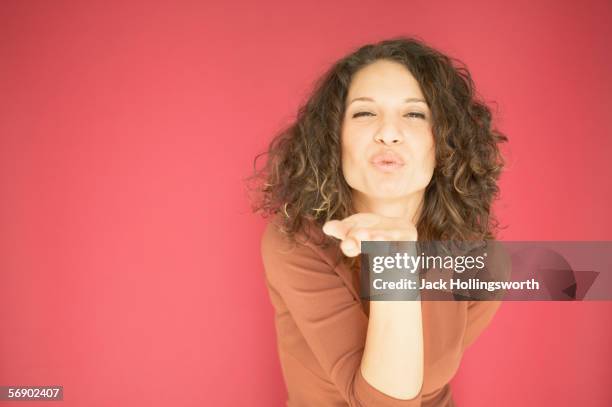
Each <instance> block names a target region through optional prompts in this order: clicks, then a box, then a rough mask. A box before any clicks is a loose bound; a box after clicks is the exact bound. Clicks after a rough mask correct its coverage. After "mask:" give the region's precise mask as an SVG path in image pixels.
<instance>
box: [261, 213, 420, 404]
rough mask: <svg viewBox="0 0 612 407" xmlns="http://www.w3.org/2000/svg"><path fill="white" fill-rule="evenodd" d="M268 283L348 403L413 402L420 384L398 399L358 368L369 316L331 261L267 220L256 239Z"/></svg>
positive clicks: (314, 248)
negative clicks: (410, 396)
mask: <svg viewBox="0 0 612 407" xmlns="http://www.w3.org/2000/svg"><path fill="white" fill-rule="evenodd" d="M261 254H262V259H263V263H264V269H265V276H266V279H267V283H268V284H269V285H270V286H271V287H272V288H273V289H274V290H276V292H278V293H279V295H280V297H281V298H282V300H283V301H284V303H285V305H286V307H287V310H288V311H289V313H290V314H291V317H292V318H293V320H294V321H295V325H296V326H297V327H298V329H299V330H300V332H301V334H302V335H303V337H304V339H305V341H306V343H307V344H308V346H309V347H310V349H311V350H312V352H313V354H314V355H315V357H316V359H317V361H318V362H319V364H320V365H321V367H322V369H323V371H324V372H325V373H326V375H327V376H328V378H329V380H330V381H331V382H333V384H334V385H335V387H336V388H337V389H338V391H339V392H340V394H341V395H342V397H343V398H344V399H345V400H346V402H347V403H348V405H349V406H351V407H366V406H382V407H417V406H420V405H421V398H422V389H421V392H419V394H418V395H417V396H416V397H415V398H413V399H410V400H401V399H397V398H394V397H391V396H388V395H386V394H385V393H382V392H381V391H379V390H378V389H377V388H375V387H373V386H371V385H370V384H369V383H368V382H367V381H366V380H365V378H364V377H363V375H362V373H361V358H362V355H363V351H364V345H365V339H366V335H367V327H368V317H367V316H366V314H365V312H364V310H363V308H362V306H361V303H360V302H359V301H358V300H356V299H355V298H354V296H353V295H352V294H351V292H350V291H349V289H348V288H347V286H346V285H345V282H344V280H343V279H342V278H341V277H340V276H339V274H338V273H337V272H336V271H335V266H334V265H333V264H331V263H330V262H329V259H328V258H326V257H325V256H323V255H322V253H321V252H320V249H319V248H318V247H317V246H315V245H311V244H309V243H306V244H300V243H296V244H295V245H294V246H293V247H292V246H291V245H290V244H289V242H288V240H287V238H286V237H285V235H283V234H282V233H281V232H280V231H279V230H278V228H277V227H276V226H275V225H274V224H273V223H272V222H270V223H269V224H268V226H267V227H266V230H265V231H264V234H263V236H262V241H261Z"/></svg>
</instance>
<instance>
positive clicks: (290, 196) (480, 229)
mask: <svg viewBox="0 0 612 407" xmlns="http://www.w3.org/2000/svg"><path fill="white" fill-rule="evenodd" d="M380 59H385V60H390V61H395V62H399V63H401V64H402V65H404V66H405V67H406V68H408V70H409V71H410V73H411V74H412V75H413V76H414V78H415V79H416V80H417V82H418V83H419V85H420V87H421V91H422V92H423V95H424V96H425V99H426V102H427V103H428V105H429V107H430V109H431V112H432V118H433V125H432V132H433V135H434V141H435V150H436V151H435V154H436V167H435V169H434V173H433V176H432V179H431V181H430V183H429V185H428V186H427V188H426V190H425V195H424V201H423V208H422V210H421V212H420V217H419V219H418V222H417V225H416V227H417V232H418V239H419V241H421V240H490V239H494V238H495V235H496V231H497V229H498V228H499V222H498V221H497V219H496V218H495V217H494V215H493V214H492V211H491V205H492V202H493V200H494V199H495V198H496V197H497V195H498V193H499V188H498V186H497V180H498V178H499V175H500V173H501V170H502V168H503V166H504V160H503V157H502V155H501V153H500V151H499V148H498V144H499V143H501V142H506V141H507V140H508V139H507V137H506V136H505V135H504V134H502V133H500V132H498V131H497V130H495V129H493V128H492V124H491V110H490V108H489V107H488V106H487V105H486V104H485V103H484V102H482V101H480V98H479V97H478V96H477V95H476V91H475V88H474V83H473V81H472V78H471V75H470V73H469V71H468V70H467V68H466V67H465V64H463V63H462V62H461V61H459V60H457V59H455V58H451V57H449V56H446V55H444V54H442V53H441V52H439V51H437V50H435V49H433V48H431V47H430V46H428V45H426V44H425V43H424V42H423V41H422V40H421V39H417V38H414V37H413V38H409V37H403V36H400V37H394V38H390V39H387V40H383V41H380V42H378V43H374V44H367V45H364V46H362V47H360V48H358V49H357V50H356V51H354V52H353V53H351V54H349V55H348V56H345V57H344V58H342V59H340V60H339V61H338V62H336V63H335V64H334V65H333V66H332V67H331V68H330V69H329V70H328V71H327V72H326V73H325V74H324V75H323V76H322V77H321V78H319V79H318V80H317V81H316V82H315V90H314V92H313V93H312V95H311V96H310V98H309V99H308V100H307V102H306V103H305V104H304V105H302V106H301V107H300V108H299V111H298V115H297V118H296V120H295V121H294V122H293V123H292V124H291V125H289V126H287V127H286V128H284V129H282V130H281V131H280V132H279V133H278V134H276V136H275V137H274V138H273V139H272V141H271V142H270V144H269V147H268V150H267V151H266V152H263V153H261V154H258V155H257V156H256V157H255V160H254V162H253V166H254V174H253V175H252V176H251V177H249V179H248V180H249V181H253V180H255V181H256V185H255V187H254V188H249V189H251V190H255V192H256V193H257V197H256V198H255V200H254V201H255V203H254V205H253V206H252V210H253V211H254V212H261V213H262V214H263V216H264V217H267V215H272V214H282V216H281V217H282V219H283V220H282V225H280V226H281V229H282V231H283V233H285V234H287V235H288V236H289V237H290V239H291V241H293V242H295V241H296V240H295V236H296V234H297V233H299V232H301V231H304V229H306V226H307V224H308V223H312V222H309V221H313V222H315V223H316V224H318V225H319V226H321V227H322V226H323V224H324V223H325V222H327V221H328V220H331V219H344V218H345V217H347V216H350V215H352V214H354V213H355V212H354V209H353V205H352V194H351V188H350V186H349V185H348V184H347V183H346V181H345V179H344V176H343V174H342V168H341V145H340V140H341V138H340V134H341V126H342V120H343V117H344V114H345V99H346V95H347V93H348V89H349V85H350V83H351V78H352V77H353V75H354V74H355V73H356V72H357V71H359V70H360V69H362V68H363V67H365V66H367V65H369V64H371V63H373V62H375V61H377V60H380ZM265 154H267V155H268V156H269V157H268V160H267V162H266V165H265V167H264V168H262V169H261V170H258V169H257V160H258V159H259V158H260V157H261V156H262V155H265ZM327 243H328V242H323V245H326V244H327Z"/></svg>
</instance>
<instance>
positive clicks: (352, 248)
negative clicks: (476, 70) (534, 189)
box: [254, 37, 507, 406]
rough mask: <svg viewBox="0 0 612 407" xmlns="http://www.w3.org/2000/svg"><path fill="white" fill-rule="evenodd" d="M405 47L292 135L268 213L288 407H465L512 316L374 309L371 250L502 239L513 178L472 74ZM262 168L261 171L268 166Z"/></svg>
mask: <svg viewBox="0 0 612 407" xmlns="http://www.w3.org/2000/svg"><path fill="white" fill-rule="evenodd" d="M453 61H454V62H458V61H457V60H454V59H451V58H449V57H447V56H445V55H443V54H442V53H440V52H439V51H437V50H434V49H432V48H431V47H429V46H427V45H426V44H424V43H423V42H422V41H421V40H418V39H413V38H405V37H397V38H393V39H389V40H386V41H381V42H379V43H376V44H369V45H366V46H363V47H361V48H359V49H358V50H356V51H355V52H354V53H352V54H350V55H348V56H346V57H344V58H342V59H341V60H340V61H338V62H337V63H336V64H335V65H334V66H333V67H332V68H331V69H330V70H329V71H328V72H327V73H326V74H325V75H324V76H323V77H322V78H321V79H320V80H319V81H318V82H317V84H316V88H315V91H314V93H313V94H312V96H311V97H310V99H309V100H308V101H307V103H306V104H305V105H304V106H303V107H302V108H301V109H300V110H299V114H298V117H297V120H296V121H295V123H294V124H292V125H291V126H290V127H289V128H287V129H284V131H282V132H281V133H280V134H278V135H277V136H276V137H275V138H274V140H273V141H272V143H271V144H270V146H269V149H268V152H267V153H268V155H269V158H268V160H267V163H266V166H265V167H264V168H263V170H262V171H261V172H259V173H257V174H256V175H257V177H259V178H263V179H264V182H263V185H262V187H261V189H260V191H261V193H262V195H261V198H262V200H261V201H260V202H259V203H258V204H257V205H256V206H255V207H254V209H255V210H260V211H262V212H263V213H264V214H270V215H273V217H272V218H271V219H270V222H269V223H268V225H267V227H266V229H265V232H264V234H263V237H262V242H261V252H262V258H263V263H264V268H265V277H266V284H267V287H268V290H269V294H270V298H271V302H272V304H273V306H274V308H275V311H276V319H275V322H276V332H277V339H278V351H279V357H280V361H281V366H282V370H283V375H284V379H285V382H286V385H287V390H288V401H287V405H288V406H453V405H454V402H453V399H452V395H451V390H450V386H449V381H450V379H451V378H452V377H453V375H454V374H455V373H456V371H457V369H458V367H459V363H460V361H461V357H462V354H463V352H464V350H465V349H466V348H467V347H468V346H470V345H471V344H472V343H473V342H474V340H475V339H476V337H477V336H478V335H479V334H480V333H481V332H482V331H483V330H484V328H485V327H486V326H487V325H488V323H489V322H490V320H491V319H492V317H493V315H494V314H495V312H496V311H497V309H498V307H499V302H497V301H495V302H494V301H421V300H417V301H362V300H361V298H362V296H361V293H360V292H359V272H360V271H359V256H358V255H359V253H360V242H361V241H367V240H388V241H391V240H406V241H426V240H447V239H448V240H474V239H476V240H481V239H493V238H494V236H495V229H496V228H497V226H498V225H497V222H496V221H495V218H494V217H493V215H492V213H491V204H492V202H493V200H494V199H495V198H496V197H497V193H498V187H497V180H498V177H499V174H500V172H501V169H502V166H503V159H502V157H501V155H500V152H499V149H498V144H499V143H500V142H504V141H507V138H506V136H505V135H503V134H501V133H499V132H497V131H495V130H493V129H492V128H491V114H490V110H489V108H488V107H487V106H486V105H485V104H484V103H482V102H479V101H477V100H476V97H475V94H474V86H473V82H472V79H471V77H470V74H469V72H468V71H467V69H465V68H462V67H457V66H455V65H454V64H453ZM255 161H257V158H256V160H255Z"/></svg>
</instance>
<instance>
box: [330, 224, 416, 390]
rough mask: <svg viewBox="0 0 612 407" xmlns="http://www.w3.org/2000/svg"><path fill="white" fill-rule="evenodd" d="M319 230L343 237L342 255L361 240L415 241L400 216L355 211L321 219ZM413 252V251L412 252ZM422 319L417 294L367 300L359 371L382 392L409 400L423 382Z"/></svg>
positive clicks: (410, 226) (350, 252)
mask: <svg viewBox="0 0 612 407" xmlns="http://www.w3.org/2000/svg"><path fill="white" fill-rule="evenodd" d="M324 232H325V233H326V234H328V235H330V236H334V237H336V238H338V239H340V240H341V241H342V243H341V248H342V249H343V250H344V252H345V254H346V255H347V256H354V255H357V254H358V253H359V252H360V246H361V241H363V240H367V241H371V240H382V241H391V240H406V241H417V237H418V236H417V231H416V227H415V226H414V225H413V224H412V223H411V222H408V221H406V220H405V219H398V218H387V217H382V216H379V215H376V214H372V213H360V214H356V215H353V216H349V217H348V218H346V219H344V220H342V221H331V222H328V223H327V224H325V226H324ZM413 255H416V252H415V253H413ZM423 359H424V356H423V321H422V314H421V301H420V299H417V300H413V301H370V316H369V322H368V331H367V339H366V344H365V349H364V353H363V358H362V362H361V372H362V374H363V377H364V378H365V380H366V381H367V382H368V383H370V384H371V385H372V386H374V387H375V388H377V389H378V390H380V391H381V392H383V393H385V394H387V395H389V396H392V397H395V398H398V399H403V400H407V399H412V398H414V397H416V396H417V394H419V393H420V392H421V387H422V385H423V363H424V362H423Z"/></svg>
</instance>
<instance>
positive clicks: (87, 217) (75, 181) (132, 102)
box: [0, 0, 612, 407]
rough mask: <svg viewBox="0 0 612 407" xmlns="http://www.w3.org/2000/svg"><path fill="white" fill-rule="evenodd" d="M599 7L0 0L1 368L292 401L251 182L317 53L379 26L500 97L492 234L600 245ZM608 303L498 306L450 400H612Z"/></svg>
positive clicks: (224, 400)
mask: <svg viewBox="0 0 612 407" xmlns="http://www.w3.org/2000/svg"><path fill="white" fill-rule="evenodd" d="M611 16H612V4H611V3H610V2H609V1H586V2H582V3H581V5H580V7H577V6H576V2H571V1H558V0H549V1H523V0H520V1H513V2H490V1H479V2H470V3H461V4H459V2H448V4H443V3H441V2H431V1H427V2H426V1H419V2H415V1H410V2H405V1H404V2H399V1H397V2H383V3H376V4H372V3H371V2H370V3H363V4H357V2H353V1H338V2H329V1H317V2H314V1H309V2H301V3H299V4H291V5H289V4H287V3H286V2H281V1H274V2H266V3H262V2H248V1H242V2H236V1H234V2H225V3H221V2H217V3H216V4H215V3H212V2H195V1H192V2H135V1H131V2H127V1H120V2H119V1H117V2H109V1H100V2H92V1H83V2H79V1H74V2H66V1H3V2H2V3H0V34H1V39H0V86H1V89H0V115H1V117H0V137H1V143H0V146H1V148H0V186H1V188H2V189H1V192H2V195H1V199H0V216H1V224H0V230H1V233H0V272H1V281H0V323H1V326H2V328H1V329H2V334H1V335H0V385H50V384H54V385H63V386H64V392H65V397H64V398H65V400H64V403H63V405H67V406H85V405H87V406H110V405H149V406H162V405H164V406H165V405H176V406H199V405H210V406H242V405H244V406H247V405H248V406H281V405H283V403H284V400H285V397H286V394H285V389H284V384H283V381H282V376H281V371H280V366H279V363H278V358H277V355H276V344H275V336H274V327H273V310H272V307H271V305H270V303H269V300H268V297H267V292H266V291H265V286H264V283H263V274H262V273H263V269H262V264H261V259H260V253H259V239H260V235H261V232H262V228H263V226H264V221H263V220H262V219H260V218H257V217H256V216H254V215H252V214H251V213H250V212H249V205H248V201H247V197H246V194H245V193H244V188H243V185H244V184H243V182H242V179H243V178H244V177H246V176H247V175H249V171H250V169H251V167H252V159H253V157H254V156H255V154H256V153H258V152H260V151H262V150H263V149H264V148H265V146H266V145H267V142H268V141H269V140H270V138H271V137H272V135H273V133H274V132H275V131H276V130H278V129H279V128H280V127H281V126H282V125H284V124H286V123H288V122H289V121H290V120H291V119H292V118H293V117H294V114H295V112H296V109H297V107H298V105H299V104H300V103H301V102H302V101H304V99H305V97H306V96H307V95H308V92H309V90H310V88H311V85H312V83H313V82H314V79H315V78H316V77H318V76H319V75H320V74H322V73H323V71H324V70H325V69H326V68H327V67H328V66H329V64H331V63H332V62H333V61H335V60H336V59H337V58H339V57H341V56H342V55H344V54H345V53H347V52H349V51H351V50H352V49H354V48H355V47H356V46H358V45H361V44H363V43H366V42H371V41H377V40H380V39H383V38H386V37H389V36H395V35H418V36H420V37H421V38H423V39H424V40H426V41H427V42H429V43H430V44H431V45H433V46H435V47H438V48H440V49H441V50H443V51H444V52H447V53H448V54H450V55H452V56H456V57H458V58H460V59H461V60H463V61H464V62H466V63H467V65H468V67H469V68H470V69H471V72H472V74H473V76H474V79H475V81H476V84H477V86H478V89H479V92H480V94H481V95H482V96H483V98H485V100H487V101H490V102H492V103H493V102H494V103H493V108H494V113H495V117H496V124H497V127H498V128H500V129H501V130H503V131H504V132H505V133H507V134H508V135H509V137H510V144H509V145H508V148H506V150H505V151H506V154H507V157H508V167H507V171H506V172H505V174H504V175H503V179H502V182H501V188H502V196H501V200H500V201H499V202H498V204H497V205H496V209H497V212H498V214H499V217H500V220H501V221H502V222H503V224H505V225H508V227H507V229H505V230H504V232H503V234H502V236H501V238H503V239H506V240H511V239H515V240H523V239H524V240H528V239H533V240H537V239H543V240H545V239H549V240H597V239H601V240H611V239H612V232H611V228H612V220H611V217H610V214H609V202H610V199H611V198H612V187H611V183H610V181H609V176H610V175H611V174H610V172H611V171H610V157H611V156H612V124H611V123H612V122H610V112H611V111H612V106H611V99H610V94H612V86H611V85H612V80H611V76H610V70H611V68H612V60H611V59H612V58H611V54H610V48H609V40H610V38H612V18H611ZM611 311H612V303H611V302H583V303H560V302H556V303H543V302H542V303H504V304H503V305H502V308H501V309H500V311H499V313H498V314H497V316H496V318H495V319H494V321H493V322H492V324H491V326H490V329H488V330H487V331H486V332H485V333H484V334H483V335H482V336H481V337H480V338H479V339H478V341H477V342H476V345H475V346H474V347H473V348H471V349H469V350H468V351H467V353H466V354H465V357H464V361H463V364H462V366H461V368H460V370H459V372H458V374H457V376H456V377H455V378H454V379H453V383H452V385H453V390H454V393H455V399H456V400H457V402H458V404H459V405H465V406H490V405H496V406H517V405H521V406H542V405H556V406H574V405H585V406H586V405H588V406H609V405H612V391H611V390H610V386H609V385H610V383H611V380H612V365H611V364H610V361H611V360H612V348H611V347H610V343H612V312H611ZM27 404H28V403H15V404H14V405H15V406H25V405H27ZM3 405H6V406H7V407H8V406H10V405H13V404H12V403H8V402H5V404H3ZM37 405H38V404H37Z"/></svg>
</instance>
